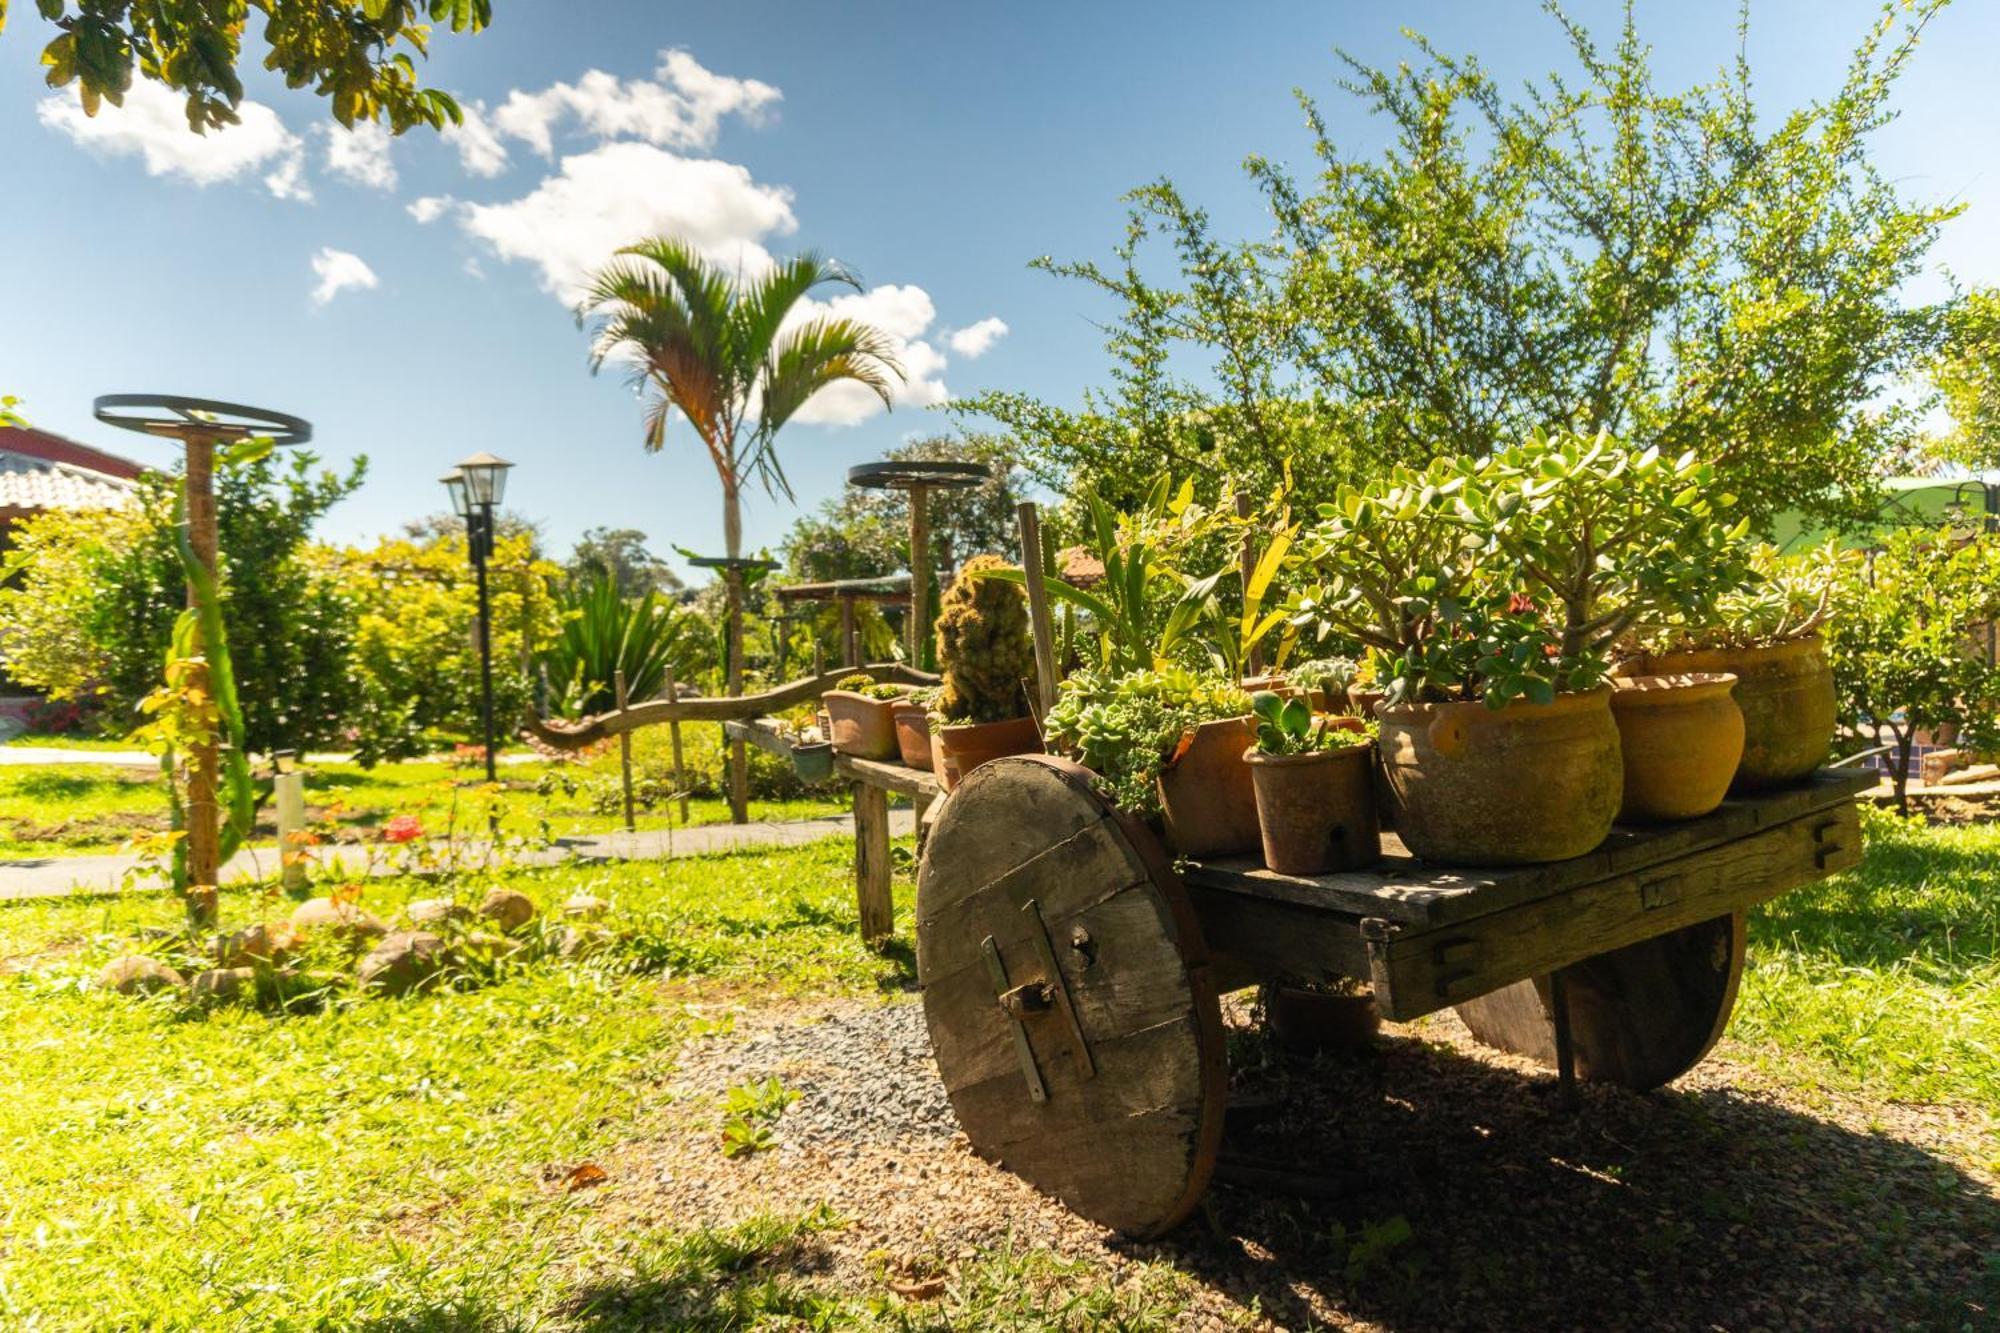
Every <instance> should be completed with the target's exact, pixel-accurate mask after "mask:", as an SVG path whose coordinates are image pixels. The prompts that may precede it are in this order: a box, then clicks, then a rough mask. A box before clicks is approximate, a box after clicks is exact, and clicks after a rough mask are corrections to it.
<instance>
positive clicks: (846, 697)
mask: <svg viewBox="0 0 2000 1333" xmlns="http://www.w3.org/2000/svg"><path fill="white" fill-rule="evenodd" d="M908 693H909V690H908V688H907V687H905V686H901V685H882V684H877V683H876V682H875V681H874V680H873V679H872V678H871V677H869V676H866V675H862V674H861V673H859V672H857V673H855V674H854V675H851V676H847V677H845V678H843V679H842V680H841V681H840V682H839V683H838V684H836V685H835V686H834V687H833V688H832V689H830V690H828V691H827V692H826V693H824V694H822V695H821V696H820V703H821V704H822V705H824V706H825V708H826V713H827V719H828V724H829V726H830V727H831V731H830V732H829V734H828V739H829V740H831V741H832V742H833V748H834V750H835V751H837V752H838V753H840V754H846V755H852V756H854V757H855V758H856V759H894V758H895V757H896V755H897V748H896V718H895V708H896V703H897V701H898V700H900V699H901V698H902V697H903V696H904V695H906V694H908Z"/></svg>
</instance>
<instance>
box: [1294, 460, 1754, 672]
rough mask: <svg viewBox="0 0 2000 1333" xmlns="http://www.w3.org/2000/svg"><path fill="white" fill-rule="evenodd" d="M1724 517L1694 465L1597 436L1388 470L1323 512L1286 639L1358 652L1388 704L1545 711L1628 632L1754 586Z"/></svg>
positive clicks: (1727, 501)
mask: <svg viewBox="0 0 2000 1333" xmlns="http://www.w3.org/2000/svg"><path fill="white" fill-rule="evenodd" d="M1732 503H1733V500H1732V497H1730V496H1729V495H1728V494H1726V493H1724V492H1721V491H1719V490H1718V489H1717V488H1716V486H1715V484H1714V477H1713V473H1712V471H1711V469H1710V468H1709V467H1708V465H1707V464H1705V463H1702V462H1700V461H1699V460H1697V459H1695V458H1694V457H1693V456H1692V455H1686V456H1683V457H1681V458H1678V459H1668V458H1666V457H1665V456H1663V455H1661V454H1660V453H1659V452H1658V451H1657V450H1652V449H1643V450H1642V449H1634V448H1631V447H1630V446H1627V445H1624V444H1622V443H1620V442H1619V441H1617V440H1615V439H1613V438H1612V437H1610V436H1608V435H1605V434H1602V433H1600V434H1597V435H1594V436H1585V435H1580V434H1576V433H1573V432H1558V433H1554V434H1551V433H1547V432H1540V431H1538V432H1536V433H1534V434H1533V435H1531V436H1529V437H1528V438H1527V439H1526V440H1524V441H1523V442H1522V443H1520V444H1519V445H1516V446H1514V447H1512V448H1510V449H1506V450H1502V451H1500V452H1499V453H1496V454H1494V455H1493V456H1491V457H1489V458H1486V459H1480V460H1472V459H1464V458H1440V459H1437V460H1435V461H1433V462H1432V463H1431V464H1430V465H1429V466H1428V467H1427V468H1425V469H1424V470H1423V471H1421V472H1418V471H1415V470H1412V469H1409V468H1396V469H1393V470H1392V471H1390V472H1389V473H1387V474H1386V475H1384V476H1381V477H1378V478H1376V479H1374V480H1372V481H1370V482H1368V483H1367V484H1366V485H1364V486H1360V487H1353V486H1350V487H1345V488H1343V489H1342V491H1341V492H1340V493H1339V495H1338V496H1337V498H1336V499H1335V501H1334V502H1333V503H1332V504H1330V505H1324V506H1322V507H1321V510H1320V513H1321V522H1320V523H1319V524H1318V525H1317V526H1316V527H1315V528H1313V529H1312V530H1311V531H1310V532H1309V533H1308V534H1307V535H1306V537H1305V539H1304V541H1303V543H1302V545H1303V548H1304V554H1305V557H1306V559H1307V561H1308V562H1310V564H1311V566H1312V567H1313V568H1314V569H1315V570H1316V571H1317V572H1318V574H1319V577H1320V579H1321V584H1320V586H1319V587H1317V588H1316V589H1313V590H1312V591H1310V592H1307V593H1305V594H1302V595H1300V596H1299V597H1297V598H1296V599H1295V600H1294V602H1293V604H1292V607H1291V614H1292V617H1293V622H1294V624H1295V625H1299V626H1301V627H1309V628H1311V629H1313V630H1314V631H1315V632H1316V633H1317V634H1319V635H1320V636H1321V637H1322V638H1324V637H1327V636H1329V635H1331V636H1335V637H1339V638H1346V639H1350V640H1353V641H1357V642H1359V643H1360V644H1362V645H1363V646H1364V647H1365V648H1366V649H1368V650H1370V651H1371V653H1373V654H1374V655H1375V657H1376V659H1377V667H1378V675H1379V676H1380V677H1381V678H1382V679H1383V681H1384V682H1385V684H1386V690H1387V694H1388V697H1389V699H1390V701H1391V702H1392V703H1401V702H1415V701H1445V700H1474V699H1478V700H1483V701H1485V703H1486V704H1487V705H1488V706H1489V707H1492V708H1503V707H1505V706H1506V705H1508V704H1509V703H1512V702H1514V701H1515V700H1518V699H1528V700H1532V701H1534V702H1538V703H1547V702H1550V701H1552V700H1553V699H1554V698H1555V696H1556V695H1557V694H1558V693H1561V692H1566V691H1578V690H1588V689H1592V688H1595V687H1597V686H1598V685H1600V684H1601V683H1602V682H1603V680H1604V677H1605V676H1606V674H1607V673H1608V671H1609V669H1610V663H1611V657H1612V650H1613V645H1614V643H1615V641H1616V640H1618V638H1619V637H1620V636H1621V635H1625V634H1626V633H1628V632H1629V631H1630V630H1631V629H1632V628H1633V627H1634V626H1635V625H1637V624H1640V623H1642V622H1644V621H1646V620H1647V619H1648V618H1658V617H1662V616H1666V615H1671V614H1674V613H1676V611H1678V610H1680V609H1684V608H1692V607H1697V606H1701V605H1705V604H1712V603H1714V602H1715V601H1716V600H1717V599H1718V598H1721V597H1724V596H1726V595H1727V594H1728V593H1729V592H1730V591H1732V590H1734V589H1737V588H1741V587H1743V586H1745V585H1746V584H1747V583H1748V582H1749V581H1750V579H1751V574H1750V570H1749V564H1748V556H1747V548H1746V547H1745V546H1744V545H1743V541H1742V538H1743V535H1744V531H1745V529H1746V525H1745V524H1744V523H1742V522H1738V523H1736V524H1734V525H1731V524H1729V523H1728V522H1727V521H1726V519H1725V517H1724V511H1726V510H1727V509H1728V508H1729V507H1730V505H1731V504H1732Z"/></svg>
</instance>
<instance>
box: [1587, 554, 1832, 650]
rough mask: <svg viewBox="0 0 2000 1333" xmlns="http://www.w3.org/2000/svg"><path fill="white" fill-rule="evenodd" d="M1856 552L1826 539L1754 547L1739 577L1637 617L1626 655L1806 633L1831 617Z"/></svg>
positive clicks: (1773, 641) (1748, 643)
mask: <svg viewBox="0 0 2000 1333" xmlns="http://www.w3.org/2000/svg"><path fill="white" fill-rule="evenodd" d="M1859 558H1860V557H1859V556H1858V555H1857V554H1856V553H1854V552H1852V551H1843V550H1842V549H1841V548H1840V545H1839V543H1837V542H1834V541H1831V540H1829V541H1828V542H1826V543H1825V544H1824V545H1822V546H1818V547H1814V548H1812V549H1810V550H1806V551H1803V552H1800V553H1797V554H1793V555H1787V554H1785V553H1783V552H1781V551H1779V550H1778V548H1777V547H1775V546H1771V545H1768V544H1765V545H1759V546H1756V547H1754V548H1752V549H1751V550H1750V552H1749V557H1748V562H1749V577H1748V578H1747V579H1746V580H1745V581H1743V582H1742V583H1740V584H1736V585H1734V586H1730V587H1724V588H1719V589H1716V590H1715V591H1714V593H1713V595H1711V596H1708V597H1704V598H1699V599H1692V600H1690V601H1689V602H1687V603H1686V604H1684V605H1681V606H1678V607H1674V608H1672V609H1670V610H1666V611H1664V612H1663V613H1662V614H1660V615H1657V616H1653V617H1650V618H1648V619H1646V620H1644V621H1642V622H1641V623H1639V624H1638V625H1636V626H1635V627H1634V628H1633V631H1632V633H1631V634H1629V635H1628V636H1627V637H1626V640H1625V643H1624V644H1623V645H1622V646H1623V647H1624V648H1626V649H1627V650H1628V651H1630V652H1633V653H1640V652H1647V653H1671V652H1682V651H1688V650H1693V649H1703V648H1768V647H1772V646H1774V645H1777V644H1781V643H1791V642H1793V641H1795V640H1798V639H1804V638H1808V637H1810V636H1811V635H1814V634H1817V633H1819V632H1820V631H1821V630H1822V629H1823V628H1825V627H1826V624H1827V622H1828V621H1829V620H1831V619H1833V618H1834V614H1835V604H1834V591H1835V589H1836V588H1838V587H1839V586H1841V584H1842V582H1843V581H1844V580H1845V579H1846V577H1847V575H1848V573H1849V572H1850V568H1851V566H1853V565H1854V564H1855V563H1856V562H1857V561H1858V560H1859Z"/></svg>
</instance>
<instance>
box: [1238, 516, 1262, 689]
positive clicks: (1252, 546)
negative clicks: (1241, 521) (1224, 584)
mask: <svg viewBox="0 0 2000 1333" xmlns="http://www.w3.org/2000/svg"><path fill="white" fill-rule="evenodd" d="M1253 508H1254V507H1253V506H1252V505H1251V503H1250V497H1249V496H1248V495H1246V494H1244V493H1243V492H1241V491H1238V492H1237V494H1236V516H1237V517H1238V518H1249V517H1250V515H1251V513H1252V512H1253ZM1237 568H1238V569H1239V570H1241V571H1242V583H1243V596H1244V598H1245V599H1246V600H1247V599H1248V598H1249V596H1250V581H1251V580H1252V579H1253V578H1255V577H1256V576H1257V534H1256V532H1255V531H1254V530H1253V529H1250V528H1245V529H1244V530H1243V551H1242V554H1241V555H1240V556H1239V557H1238V563H1237ZM1238 665H1239V666H1241V667H1242V669H1243V674H1244V675H1245V676H1261V675H1263V674H1264V646H1263V645H1262V644H1252V645H1251V646H1250V651H1249V653H1248V654H1247V655H1246V656H1245V657H1244V659H1243V661H1242V662H1241V663H1239V664H1238Z"/></svg>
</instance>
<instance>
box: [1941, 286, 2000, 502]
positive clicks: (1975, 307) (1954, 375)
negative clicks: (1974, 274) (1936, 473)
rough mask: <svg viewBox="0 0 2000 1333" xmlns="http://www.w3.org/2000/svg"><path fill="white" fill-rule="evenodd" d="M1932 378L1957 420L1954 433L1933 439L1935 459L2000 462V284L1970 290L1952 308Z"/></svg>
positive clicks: (1989, 465)
mask: <svg viewBox="0 0 2000 1333" xmlns="http://www.w3.org/2000/svg"><path fill="white" fill-rule="evenodd" d="M1931 377H1932V379H1933V381H1934V382H1935V383H1936V385H1937V387H1938V392H1939V393H1940V395H1942V397H1943V399H1944V407H1945V410H1946V411H1947V412H1949V413H1950V414H1951V421H1952V429H1951V431H1950V433H1949V434H1947V435H1946V436H1945V437H1944V438H1943V439H1942V440H1937V441H1933V442H1932V443H1933V445H1934V446H1935V448H1934V455H1935V461H1942V462H1947V463H1957V464H1960V465H1961V466H1964V467H1969V468H1993V467H2000V288H1993V287H1982V288H1979V289H1978V290H1976V291H1972V292H1969V293H1967V294H1966V297H1965V300H1964V302H1963V303H1962V304H1960V305H1959V307H1958V308H1957V309H1956V310H1954V311H1953V312H1952V318H1951V322H1950V326H1949V337H1948V338H1947V340H1946V342H1945V346H1944V349H1943V350H1942V351H1941V352H1940V353H1939V354H1938V357H1937V359H1936V360H1935V361H1934V362H1932V364H1931Z"/></svg>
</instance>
